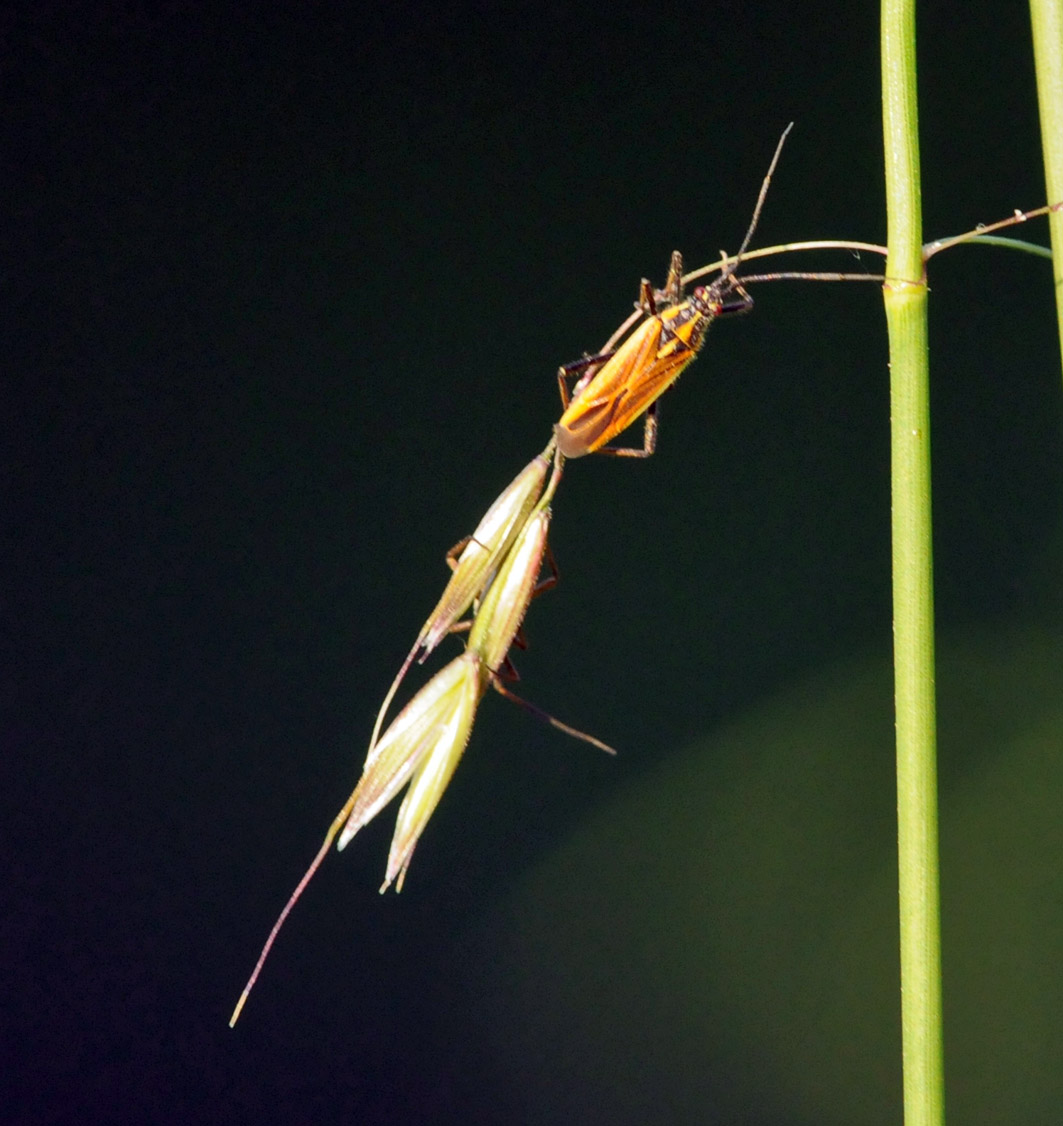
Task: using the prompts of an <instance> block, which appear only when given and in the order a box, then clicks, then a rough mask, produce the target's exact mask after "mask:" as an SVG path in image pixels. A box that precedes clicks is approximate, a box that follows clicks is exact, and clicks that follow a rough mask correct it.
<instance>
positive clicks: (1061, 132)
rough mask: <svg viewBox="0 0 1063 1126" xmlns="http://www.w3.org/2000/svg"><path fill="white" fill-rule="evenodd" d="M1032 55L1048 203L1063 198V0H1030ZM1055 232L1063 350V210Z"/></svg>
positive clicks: (1055, 215) (1055, 217)
mask: <svg viewBox="0 0 1063 1126" xmlns="http://www.w3.org/2000/svg"><path fill="white" fill-rule="evenodd" d="M1030 20H1031V23H1032V27H1033V54H1034V62H1035V64H1036V67H1037V104H1038V108H1039V109H1040V112H1041V148H1042V149H1043V150H1044V160H1045V187H1046V189H1047V191H1048V202H1049V203H1059V202H1060V200H1063V0H1030ZM1048 224H1049V230H1050V231H1051V235H1052V277H1053V280H1054V282H1055V286H1056V321H1057V323H1058V326H1059V344H1060V351H1061V352H1063V211H1054V212H1052V214H1051V215H1050V216H1049V217H1048Z"/></svg>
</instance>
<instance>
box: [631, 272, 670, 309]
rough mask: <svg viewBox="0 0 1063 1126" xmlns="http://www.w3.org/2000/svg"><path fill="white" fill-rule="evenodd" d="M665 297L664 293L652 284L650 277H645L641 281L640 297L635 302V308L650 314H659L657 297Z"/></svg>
mask: <svg viewBox="0 0 1063 1126" xmlns="http://www.w3.org/2000/svg"><path fill="white" fill-rule="evenodd" d="M658 297H661V298H662V299H664V294H663V293H662V292H661V291H660V290H657V289H654V288H653V286H652V285H650V282H649V279H648V278H643V279H642V281H641V282H639V299H638V301H636V302H635V308H636V309H639V310H641V311H642V312H643V313H646V314H647V315H648V316H651V317H655V316H657V298H658Z"/></svg>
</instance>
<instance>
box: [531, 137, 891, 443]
mask: <svg viewBox="0 0 1063 1126" xmlns="http://www.w3.org/2000/svg"><path fill="white" fill-rule="evenodd" d="M792 128H793V122H791V123H790V124H789V125H788V126H787V127H786V128H785V129H784V130H783V133H782V136H781V137H780V138H779V142H778V144H777V145H776V146H775V154H774V156H773V157H772V159H771V164H770V165H769V166H768V172H767V175H766V176H765V177H764V181H763V183H762V184H761V187H760V194H759V195H758V196H757V203H756V206H755V207H754V209H753V217H752V219H751V220H750V223H749V228H748V229H747V231H746V234H745V237H744V238H743V239H742V245H741V246H740V247H739V249H738V253H737V254H736V255H735V256H734V257H733V258H727V257H726V256H724V257H723V259H722V262H721V265H720V266H719V269H720V275H719V277H718V278H716V280H715V281H713V282H712V283H711V284H709V285H704V286H698V287H697V289H695V290H694V292H693V293H692V294H691V295H690V296H689V297H687V298H686V299H684V297H683V283H684V278H683V258H682V255H681V254H680V253H679V251H678V250H677V251H673V253H672V260H671V264H670V266H669V269H668V279H667V281H666V282H665V286H664V289H661V290H655V289H653V287H652V286H651V285H650V283H649V282H648V281H647V280H646V279H645V278H643V279H642V282H641V285H640V287H639V299H638V301H637V302H636V308H637V309H638V310H640V311H641V312H642V313H644V314H645V319H644V320H643V321H642V322H641V323H639V324H637V325H636V327H635V328H634V329H632V331H631V332H630V334H629V335H628V336H627V338H626V339H625V340H624V341H623V343H622V344H620V346H619V347H618V348H617V349H616V350H615V351H608V350H607V351H604V352H602V353H600V354H599V355H596V356H589V357H585V358H584V359H582V360H577V361H575V362H574V363H571V364H565V365H563V366H562V367H561V368H560V369H559V371H558V374H557V378H558V386H559V388H560V391H561V402H562V405H563V407H564V412H563V413H562V415H561V418H560V420H559V421H558V422H557V423H556V425H555V426H554V436H555V437H556V439H557V448H558V450H559V451H560V452H561V453H562V454H564V456H565V457H569V458H573V457H583V456H584V455H585V454H589V453H608V454H612V455H613V456H615V457H649V456H650V455H651V454H652V453H653V452H654V450H655V449H656V445H657V420H656V404H657V400H658V399H659V398H660V397H661V395H663V394H664V392H665V391H667V390H668V388H669V387H671V385H672V384H673V383H674V382H675V381H676V380H677V379H678V378H679V376H680V374H681V373H682V372H683V370H684V369H685V368H686V367H687V365H688V364H690V363H691V362H692V361H693V360H694V359H696V358H697V355H698V352H699V351H700V350H701V347H702V345H703V344H704V342H705V334H706V333H707V332H708V330H709V327H710V326H711V325H712V322H713V321H715V320H716V319H717V318H718V317H726V316H733V315H735V314H741V313H748V312H749V311H750V309H752V308H753V298H752V297H750V295H749V293H748V292H747V291H746V289H745V287H746V285H749V284H751V283H753V282H762V281H781V280H785V279H795V280H796V279H801V280H807V281H882V280H883V279H882V277H881V276H876V275H871V274H841V273H805V272H802V273H796V272H795V273H773V274H760V275H756V276H751V277H745V278H740V277H738V275H737V270H738V267H739V266H740V265H741V263H742V261H743V258H744V256H745V255H746V251H747V249H748V247H749V243H750V240H751V239H752V237H753V234H754V232H755V231H756V228H757V223H758V221H759V219H760V213H761V210H762V209H763V207H764V199H765V197H766V196H767V193H768V188H769V186H770V185H771V178H772V175H773V174H774V172H775V168H776V165H777V164H778V163H779V157H780V156H781V154H782V148H783V145H784V143H785V142H786V138H787V136H788V135H789V133H790V130H791V129H792ZM705 272H707V271H703V270H702V271H697V272H696V273H697V275H698V276H700V275H701V274H702V273H705ZM621 331H622V330H621ZM616 335H620V332H618V333H617V334H616ZM614 339H615V336H614ZM576 375H580V379H579V380H578V381H577V382H576V384H575V386H574V387H573V388H572V390H571V392H570V391H569V384H568V381H569V379H571V378H572V377H573V376H576ZM644 413H645V415H646V418H645V430H644V433H643V444H642V448H641V449H639V448H630V447H614V446H607V445H606V443H607V442H609V441H610V440H611V439H613V438H614V437H616V435H617V434H619V433H620V432H621V431H623V430H626V429H627V427H628V426H630V425H631V423H633V422H634V421H635V420H636V419H637V418H638V417H639V416H640V415H642V414H644Z"/></svg>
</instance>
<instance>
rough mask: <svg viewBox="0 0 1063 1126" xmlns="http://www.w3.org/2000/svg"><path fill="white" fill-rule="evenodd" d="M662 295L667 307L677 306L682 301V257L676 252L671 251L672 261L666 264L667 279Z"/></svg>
mask: <svg viewBox="0 0 1063 1126" xmlns="http://www.w3.org/2000/svg"><path fill="white" fill-rule="evenodd" d="M662 293H663V297H664V299H665V301H667V302H668V304H669V305H678V304H679V302H680V301H682V300H683V255H682V254H680V253H679V251H678V250H673V251H672V260H671V261H670V262H669V263H668V278H667V280H666V281H665V283H664V290H663V291H662Z"/></svg>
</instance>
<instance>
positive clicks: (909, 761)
mask: <svg viewBox="0 0 1063 1126" xmlns="http://www.w3.org/2000/svg"><path fill="white" fill-rule="evenodd" d="M914 7H915V6H914V0H883V3H882V85H883V92H882V115H883V130H884V134H885V154H886V202H887V209H888V214H887V219H888V235H889V237H888V248H889V254H888V257H887V262H886V275H887V278H888V279H890V280H888V281H887V283H886V285H885V287H884V297H885V306H886V321H887V325H888V328H889V343H890V419H891V422H890V442H891V463H892V470H891V472H892V494H893V630H894V677H895V697H896V716H897V824H898V834H897V835H898V867H899V894H900V941H901V1022H902V1037H903V1045H902V1049H903V1062H904V1121H905V1126H941V1124H942V1123H943V1122H944V1102H945V1099H944V1067H943V1051H942V1028H941V930H940V911H939V892H938V832H937V732H936V719H935V712H934V590H933V555H932V538H931V510H930V406H929V399H930V396H929V374H928V357H927V330H926V307H927V288H926V282H925V279H924V274H923V258H922V241H923V240H922V229H921V227H922V224H921V216H920V193H921V187H920V178H919V131H918V117H917V112H916V106H917V102H916V82H915V10H914Z"/></svg>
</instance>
